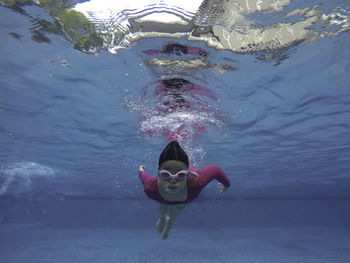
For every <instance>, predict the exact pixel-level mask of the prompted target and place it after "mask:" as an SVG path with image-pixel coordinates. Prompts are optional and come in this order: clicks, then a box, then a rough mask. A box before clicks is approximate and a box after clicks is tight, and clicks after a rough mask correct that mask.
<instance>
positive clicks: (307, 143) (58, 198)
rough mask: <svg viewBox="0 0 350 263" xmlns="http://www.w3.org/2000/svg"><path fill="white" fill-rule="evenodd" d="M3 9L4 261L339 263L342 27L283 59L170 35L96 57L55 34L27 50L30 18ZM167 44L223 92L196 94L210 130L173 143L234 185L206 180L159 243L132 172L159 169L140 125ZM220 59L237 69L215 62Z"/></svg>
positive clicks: (344, 178) (344, 160) (344, 213)
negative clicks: (201, 63)
mask: <svg viewBox="0 0 350 263" xmlns="http://www.w3.org/2000/svg"><path fill="white" fill-rule="evenodd" d="M338 2H339V5H336V4H335V3H334V6H332V8H329V9H333V8H335V7H339V6H344V8H345V7H346V4H347V3H346V2H345V1H343V2H342V1H338ZM338 2H337V3H338ZM328 5H331V4H330V3H328ZM328 5H327V4H326V3H325V9H327V8H328ZM347 7H349V6H348V4H347ZM26 8H27V10H29V11H30V12H31V13H32V14H35V15H36V16H37V17H45V18H46V19H49V20H50V19H52V18H51V17H50V15H49V14H48V13H47V12H46V11H45V10H44V9H42V8H36V7H33V6H28V7H26ZM347 10H349V9H347ZM0 14H1V15H0V25H1V33H0V34H1V44H0V46H1V48H0V57H1V60H0V147H1V148H0V223H1V224H0V251H1V253H0V255H1V256H0V257H1V258H2V259H1V262H96V261H98V262H145V261H147V262H188V261H192V262H197V261H199V260H200V261H202V262H203V261H204V262H282V261H283V262H342V263H345V262H348V261H349V259H350V253H349V251H350V245H349V244H350V239H349V227H350V223H349V222H350V202H349V200H350V174H349V170H350V136H349V134H350V124H349V121H350V92H349V83H350V76H349V73H350V49H349V46H350V35H349V32H346V31H345V32H343V33H340V34H337V35H335V36H332V37H325V38H320V39H318V40H316V41H304V42H301V43H298V44H296V45H293V46H292V47H290V48H288V49H287V50H286V51H285V53H286V56H285V57H283V58H284V59H281V60H279V59H272V60H267V61H266V60H262V59H259V54H256V53H237V52H232V51H228V50H217V49H215V48H213V47H208V46H207V45H206V43H204V42H200V41H189V40H186V39H176V40H174V39H170V38H146V39H141V40H139V41H137V42H135V43H134V44H133V45H132V47H131V48H128V49H120V50H118V52H117V54H111V53H109V52H108V51H106V50H104V51H101V52H99V53H98V54H97V55H91V54H87V53H83V52H80V51H77V50H75V49H74V48H73V45H72V43H70V42H69V41H67V39H65V38H64V37H63V36H62V35H60V34H48V35H47V36H48V37H49V39H50V43H45V42H43V43H38V42H36V41H33V39H32V38H31V31H30V30H31V27H32V22H31V21H30V19H29V18H28V17H27V16H25V15H22V14H20V13H19V12H16V11H14V10H12V9H9V8H5V7H0ZM10 32H16V33H17V34H18V35H19V37H14V36H13V35H11V34H9V33H10ZM174 41H176V42H177V43H180V44H182V45H187V46H191V47H199V48H201V49H203V50H205V51H207V52H208V56H207V57H206V58H205V61H206V62H208V64H209V65H211V66H208V67H203V68H200V69H197V70H193V71H186V69H185V71H186V72H187V73H181V74H182V76H183V75H184V74H185V76H186V78H187V79H188V80H189V81H191V82H192V83H195V84H197V85H200V86H202V87H205V88H207V89H209V90H211V91H212V92H213V94H214V95H215V97H216V98H217V100H211V99H207V100H205V99H203V98H200V99H203V101H206V102H208V103H209V104H210V105H209V108H208V111H207V112H209V113H210V114H212V116H213V119H214V121H213V124H212V125H207V124H205V128H206V129H205V131H203V132H199V131H197V130H195V129H193V130H190V131H188V132H189V133H190V136H189V137H188V138H187V140H184V141H183V144H184V145H185V147H186V149H187V150H188V152H189V154H190V155H191V161H192V162H193V163H195V164H196V165H197V166H198V167H204V166H206V165H210V164H216V165H218V166H220V167H221V168H222V169H223V170H224V171H225V172H226V174H227V176H228V177H229V179H230V180H231V184H232V187H231V188H230V189H229V191H227V192H225V193H224V194H221V193H218V192H217V191H216V183H212V184H210V185H209V186H208V187H207V188H206V189H205V190H204V191H203V192H202V193H201V195H200V197H199V198H198V199H197V200H196V201H195V202H194V203H193V204H190V205H188V207H186V209H185V212H184V213H183V215H181V218H180V219H179V221H178V222H177V223H176V225H175V227H174V229H173V230H172V232H171V234H170V237H169V239H168V240H166V241H163V240H161V239H160V237H159V236H158V235H157V233H156V231H155V230H154V229H153V228H154V224H155V222H156V220H157V215H158V205H157V203H155V202H153V201H151V200H149V199H147V197H146V196H145V194H144V193H143V189H142V185H141V182H140V181H139V178H138V174H137V171H138V168H139V166H140V165H141V164H144V165H145V166H146V169H147V171H149V172H150V173H152V174H155V173H156V169H157V161H158V157H159V153H160V152H161V151H162V149H163V148H164V146H165V145H166V143H167V139H168V138H167V137H166V136H164V135H162V134H161V133H155V134H153V136H152V135H150V134H148V133H146V132H144V131H143V130H142V129H140V122H142V120H144V117H145V115H144V112H145V111H146V110H145V109H144V108H142V107H143V106H145V107H148V108H151V109H153V110H154V109H155V108H156V106H157V102H158V101H157V98H155V97H153V95H150V96H149V97H147V98H146V99H148V100H149V101H147V100H146V101H145V100H143V92H144V90H145V87H147V86H149V85H151V83H154V82H156V81H159V80H160V79H162V74H165V73H164V72H165V71H166V70H164V68H162V67H160V69H159V67H156V66H151V65H150V64H149V62H148V59H150V58H151V57H152V55H147V54H145V53H144V52H143V51H145V50H160V49H161V48H162V47H163V46H164V45H166V44H167V43H169V42H174ZM280 52H282V51H280ZM282 53H283V52H282ZM282 53H281V54H282ZM282 55H283V54H282ZM282 55H281V56H282ZM155 57H156V56H155ZM161 57H163V58H164V57H165V58H166V57H167V56H166V55H163V56H161ZM170 57H171V56H170ZM172 58H174V56H173V57H172ZM182 58H183V59H190V57H189V56H187V57H186V56H183V57H181V59H182ZM223 64H230V65H231V66H234V67H235V68H236V70H232V69H231V70H227V71H226V72H222V71H220V70H219V69H218V67H215V66H213V65H223ZM166 74H168V75H170V73H169V72H167V73H166ZM186 74H187V75H186ZM175 75H176V74H175ZM152 112H154V111H151V114H152ZM108 229H109V230H108ZM140 242H141V243H140ZM142 244H143V245H142ZM181 244H182V245H181ZM150 251H153V252H152V253H150ZM154 251H156V252H154ZM165 251H171V252H169V253H167V252H165ZM149 257H152V258H153V259H152V260H151V259H149ZM28 258H29V261H28Z"/></svg>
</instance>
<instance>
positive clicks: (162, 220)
mask: <svg viewBox="0 0 350 263" xmlns="http://www.w3.org/2000/svg"><path fill="white" fill-rule="evenodd" d="M168 222H169V216H165V217H161V218H159V220H158V221H157V223H156V229H157V231H158V233H159V234H162V233H163V231H164V227H165V226H166V225H167V224H168Z"/></svg>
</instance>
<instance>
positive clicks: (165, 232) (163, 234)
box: [161, 227, 170, 240]
mask: <svg viewBox="0 0 350 263" xmlns="http://www.w3.org/2000/svg"><path fill="white" fill-rule="evenodd" d="M169 232H170V227H166V228H165V229H164V231H163V232H162V234H161V235H162V238H163V239H164V240H165V239H167V238H168V236H169Z"/></svg>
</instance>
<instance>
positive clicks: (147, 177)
mask: <svg viewBox="0 0 350 263" xmlns="http://www.w3.org/2000/svg"><path fill="white" fill-rule="evenodd" d="M139 177H140V179H141V182H142V184H145V183H146V182H147V181H148V180H151V179H152V178H153V176H151V175H149V174H148V173H146V172H144V171H139Z"/></svg>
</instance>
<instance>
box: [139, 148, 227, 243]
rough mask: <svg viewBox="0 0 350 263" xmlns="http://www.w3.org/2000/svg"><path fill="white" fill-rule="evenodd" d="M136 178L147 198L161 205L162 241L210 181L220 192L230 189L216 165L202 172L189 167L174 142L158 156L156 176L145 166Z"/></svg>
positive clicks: (159, 230)
mask: <svg viewBox="0 0 350 263" xmlns="http://www.w3.org/2000/svg"><path fill="white" fill-rule="evenodd" d="M139 176H140V179H141V182H142V184H143V185H144V191H145V193H146V195H147V196H148V197H149V198H150V199H153V200H155V201H157V202H159V203H160V207H159V211H160V218H159V220H158V221H157V224H156V229H157V231H158V232H159V234H160V235H161V236H162V238H163V239H167V237H168V235H169V232H170V229H171V228H172V226H173V225H174V223H175V221H176V219H177V218H178V217H179V215H180V214H181V212H182V211H183V209H184V207H185V204H186V203H189V202H191V201H193V200H194V199H195V198H196V197H197V196H198V195H199V193H200V192H201V190H202V189H203V188H204V187H205V186H206V185H207V184H208V183H209V182H210V181H212V180H213V179H216V180H217V181H219V183H218V187H219V189H220V191H221V192H225V191H226V190H227V189H228V188H229V187H230V181H229V179H228V178H227V176H226V175H225V173H224V172H223V171H222V170H221V169H220V168H219V167H217V166H216V165H210V166H207V167H205V168H203V169H201V170H196V169H195V168H194V167H193V166H191V165H190V164H189V161H188V157H187V154H186V153H185V151H184V150H183V149H182V148H181V146H180V144H179V143H178V142H177V141H172V142H170V143H169V144H168V145H167V146H166V147H165V149H164V150H163V152H162V153H161V154H160V157H159V162H158V176H155V177H153V176H151V175H149V174H148V173H146V172H145V166H144V165H141V166H140V169H139Z"/></svg>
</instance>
